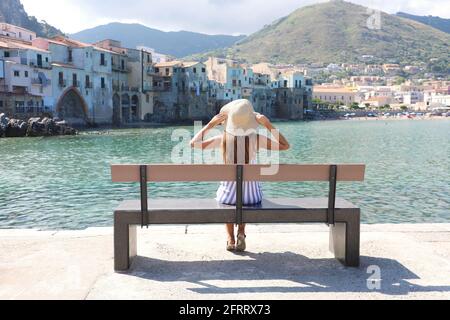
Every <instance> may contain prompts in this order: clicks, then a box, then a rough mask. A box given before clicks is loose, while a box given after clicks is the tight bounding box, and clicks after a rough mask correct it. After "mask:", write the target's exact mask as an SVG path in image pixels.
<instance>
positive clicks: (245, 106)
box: [220, 99, 259, 136]
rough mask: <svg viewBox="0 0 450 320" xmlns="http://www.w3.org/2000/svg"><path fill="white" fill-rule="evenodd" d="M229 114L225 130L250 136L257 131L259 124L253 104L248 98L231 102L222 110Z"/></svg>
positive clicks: (237, 134) (233, 133) (221, 111)
mask: <svg viewBox="0 0 450 320" xmlns="http://www.w3.org/2000/svg"><path fill="white" fill-rule="evenodd" d="M220 113H224V114H227V115H228V119H227V121H226V122H225V124H224V126H225V131H226V132H228V133H229V134H231V135H234V136H248V135H251V134H254V133H256V129H258V127H259V124H258V121H257V120H256V113H255V109H254V108H253V105H252V104H251V102H250V101H248V100H246V99H241V100H235V101H233V102H230V103H229V104H227V105H226V106H224V107H223V108H222V110H220Z"/></svg>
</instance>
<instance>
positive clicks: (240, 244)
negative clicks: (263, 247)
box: [236, 234, 247, 252]
mask: <svg viewBox="0 0 450 320" xmlns="http://www.w3.org/2000/svg"><path fill="white" fill-rule="evenodd" d="M245 238H247V236H246V235H243V234H241V235H238V237H237V243H236V251H238V252H244V251H245V250H246V249H247V244H246V243H245Z"/></svg>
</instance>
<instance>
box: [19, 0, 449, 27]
mask: <svg viewBox="0 0 450 320" xmlns="http://www.w3.org/2000/svg"><path fill="white" fill-rule="evenodd" d="M325 1H327V0H130V1H124V0H108V1H104V0H58V1H55V0H39V1H36V0H22V3H23V5H24V7H25V10H26V11H27V12H28V14H29V15H33V16H36V17H37V18H38V19H39V20H45V21H47V22H48V23H50V24H51V25H53V26H55V27H57V28H59V29H61V30H62V31H63V32H65V33H76V32H78V31H81V30H84V29H87V28H92V27H95V26H98V25H101V24H106V23H109V22H125V23H141V24H144V25H146V26H149V27H152V28H156V29H160V30H164V31H179V30H187V31H194V32H201V33H206V34H233V35H238V34H246V35H248V34H251V33H253V32H256V31H258V30H259V29H261V28H262V27H263V26H264V25H266V24H270V23H271V22H273V21H274V20H277V19H278V18H281V17H284V16H286V15H288V14H290V13H291V12H292V11H294V10H295V9H297V8H299V7H302V6H304V5H309V4H313V3H318V2H325ZM351 2H354V3H358V4H361V5H364V6H367V7H371V8H375V9H380V10H382V11H385V12H388V13H396V12H398V11H403V12H407V13H411V14H417V15H434V16H440V17H442V18H450V1H449V0H352V1H351Z"/></svg>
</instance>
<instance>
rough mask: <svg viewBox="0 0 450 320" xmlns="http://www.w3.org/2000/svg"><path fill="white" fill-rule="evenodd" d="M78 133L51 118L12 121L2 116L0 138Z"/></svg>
mask: <svg viewBox="0 0 450 320" xmlns="http://www.w3.org/2000/svg"><path fill="white" fill-rule="evenodd" d="M76 134H77V131H76V130H75V129H74V128H72V127H70V126H69V125H68V124H67V122H65V121H57V120H55V119H51V118H30V119H29V120H28V121H23V120H19V119H10V118H8V117H7V116H6V115H5V114H4V113H2V114H0V138H22V137H54V136H73V135H76Z"/></svg>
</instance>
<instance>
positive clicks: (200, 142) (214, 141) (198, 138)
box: [191, 113, 228, 150]
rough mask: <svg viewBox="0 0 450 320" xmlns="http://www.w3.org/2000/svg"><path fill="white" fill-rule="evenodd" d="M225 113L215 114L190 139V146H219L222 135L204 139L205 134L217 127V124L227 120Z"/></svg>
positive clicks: (201, 147) (208, 147) (202, 147)
mask: <svg viewBox="0 0 450 320" xmlns="http://www.w3.org/2000/svg"><path fill="white" fill-rule="evenodd" d="M227 117H228V116H227V115H226V114H223V113H221V114H218V115H217V116H215V117H214V118H213V119H212V120H211V121H210V122H209V123H208V124H207V125H206V126H205V127H204V128H203V129H202V130H200V132H199V133H197V134H196V135H195V137H194V138H193V139H192V140H191V147H192V148H196V149H201V150H205V149H214V148H218V147H220V143H221V141H222V136H216V137H214V138H211V139H208V140H204V139H205V136H206V134H207V133H208V132H209V131H210V130H212V129H214V128H215V127H217V126H218V125H221V124H222V123H224V122H225V121H226V120H227Z"/></svg>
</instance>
